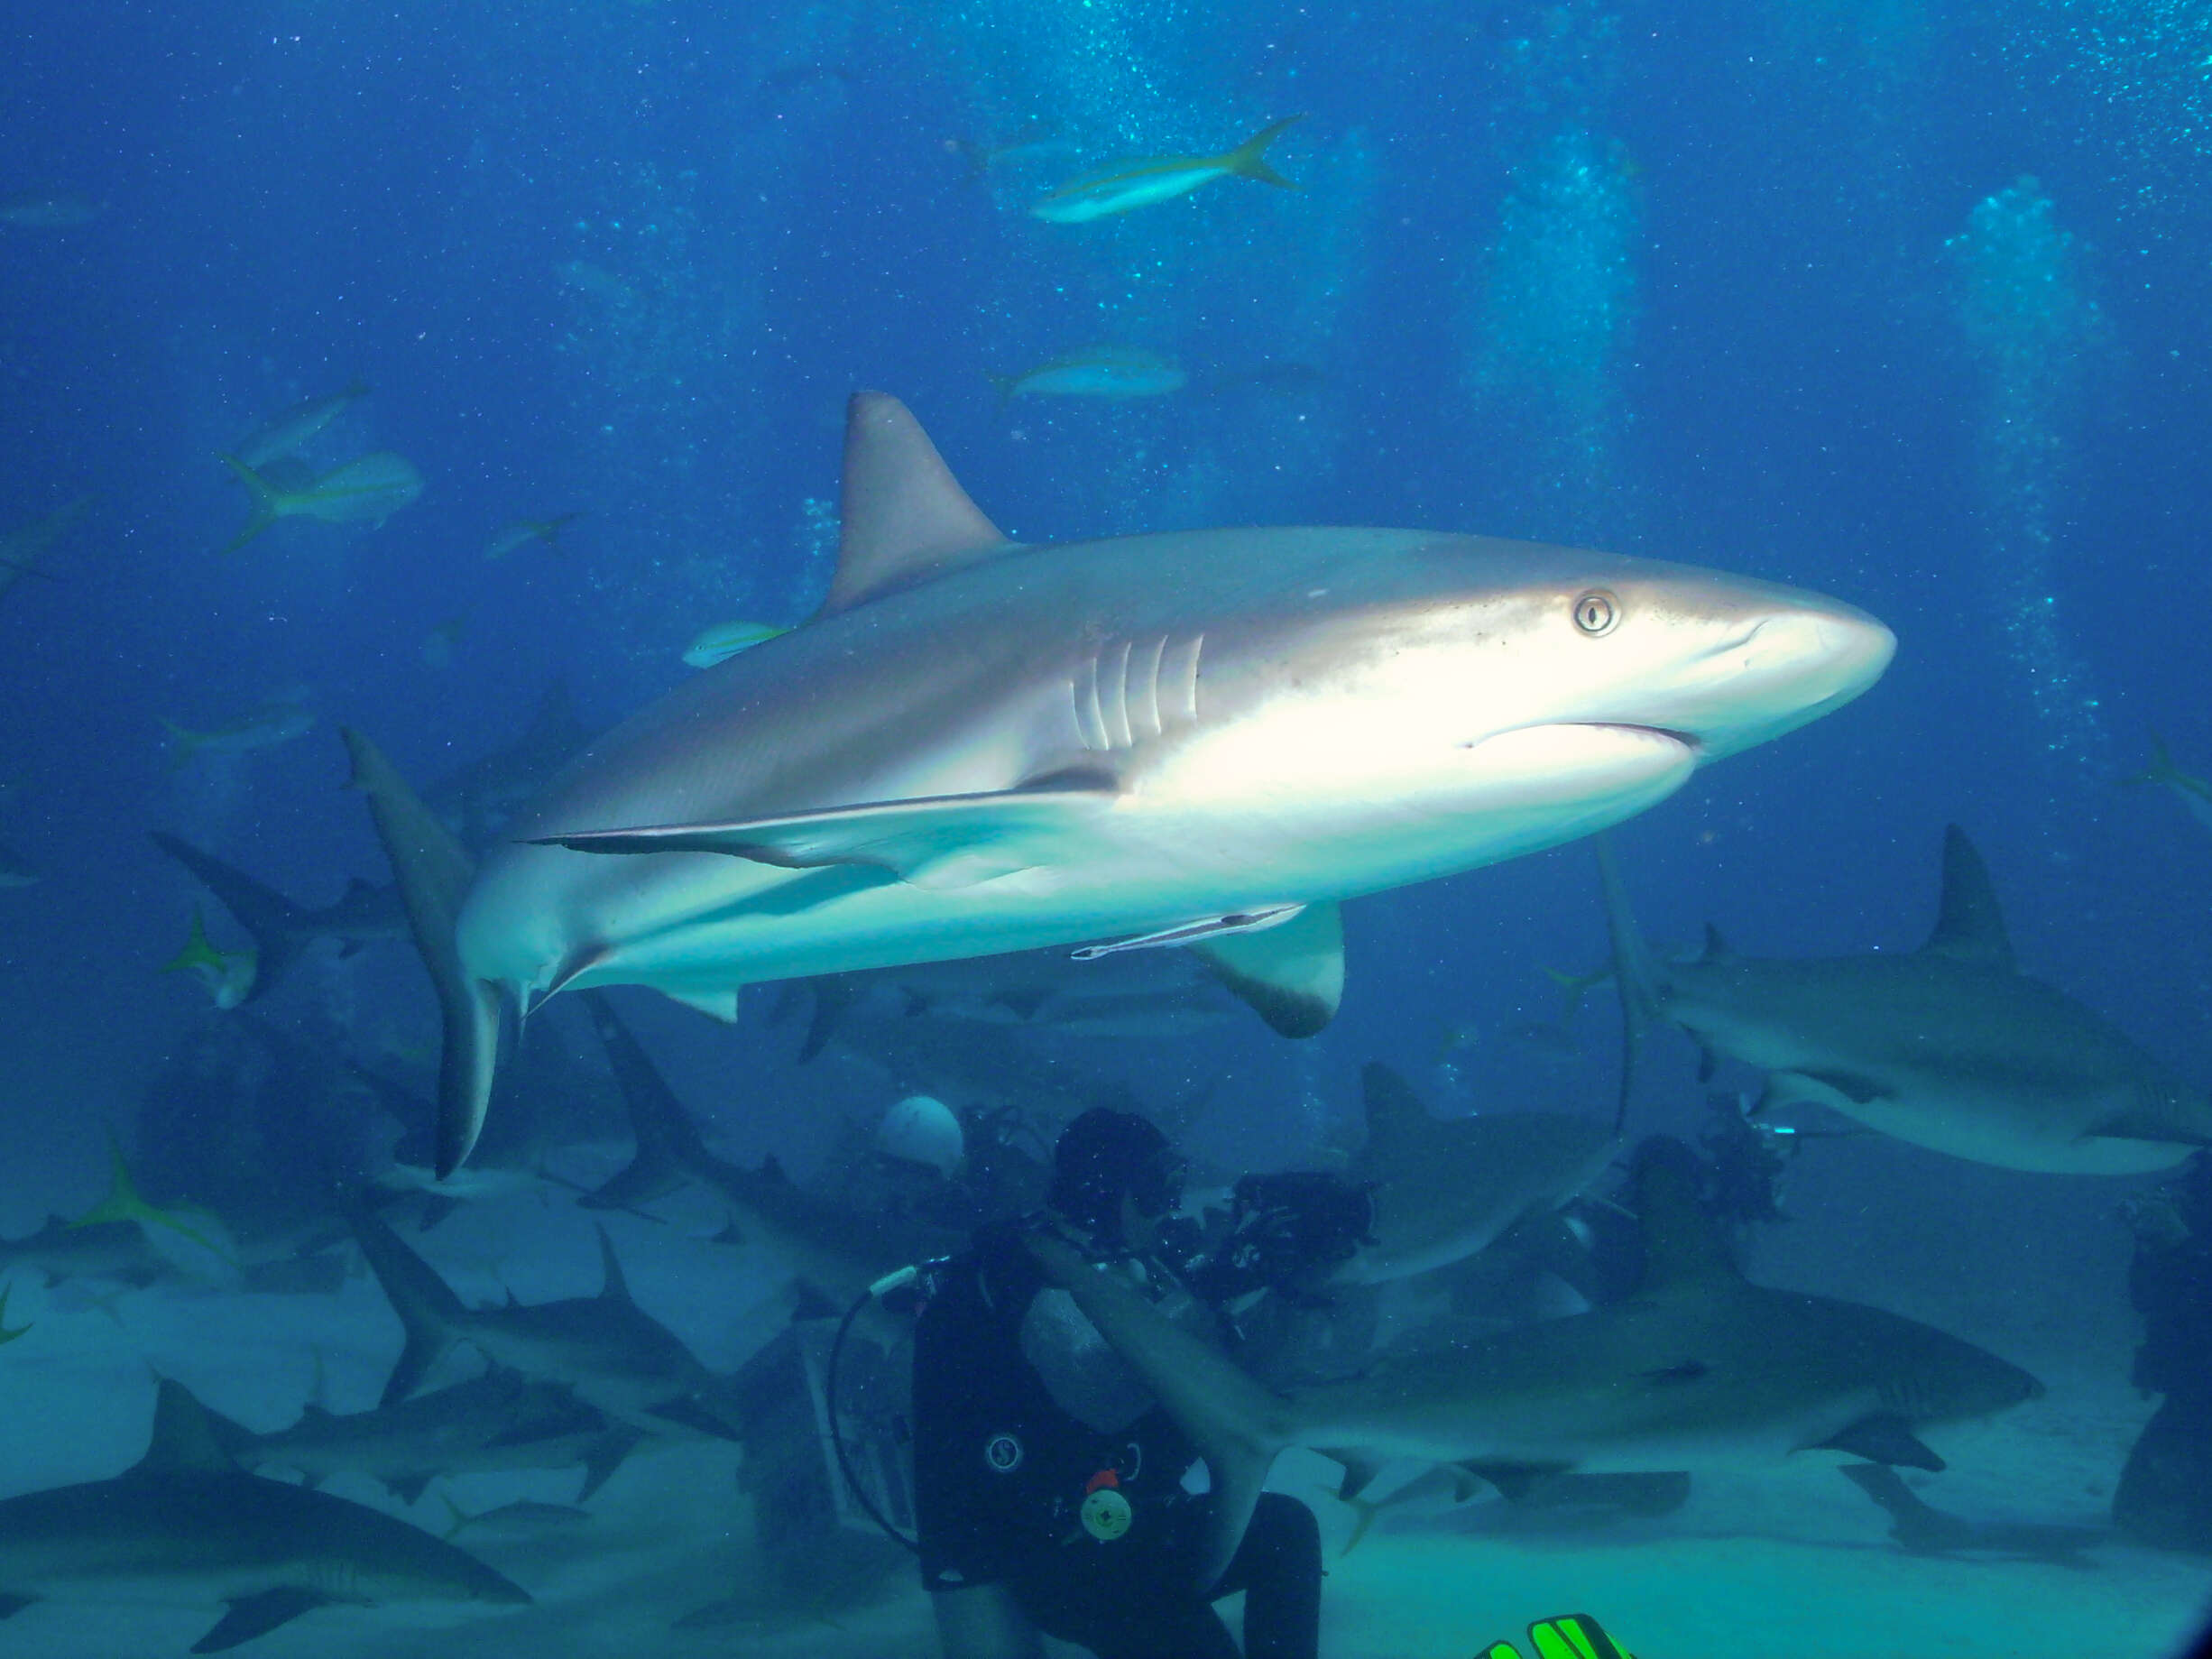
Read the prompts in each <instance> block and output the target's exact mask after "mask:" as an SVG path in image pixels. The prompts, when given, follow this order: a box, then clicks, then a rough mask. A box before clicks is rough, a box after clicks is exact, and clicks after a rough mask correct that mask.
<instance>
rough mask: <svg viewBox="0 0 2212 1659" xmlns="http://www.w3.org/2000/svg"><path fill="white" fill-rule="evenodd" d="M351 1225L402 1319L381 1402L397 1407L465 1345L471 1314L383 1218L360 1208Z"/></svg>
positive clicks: (361, 1205) (353, 1212) (386, 1294)
mask: <svg viewBox="0 0 2212 1659" xmlns="http://www.w3.org/2000/svg"><path fill="white" fill-rule="evenodd" d="M351 1220H352V1221H353V1227H354V1237H355V1239H356V1240H359V1242H360V1245H361V1254H362V1256H363V1257H364V1258H365V1259H366V1260H367V1262H368V1264H369V1271H370V1272H372V1273H373V1274H374V1275H376V1282H377V1283H378V1284H379V1285H381V1286H383V1289H384V1296H385V1299H386V1300H387V1301H389V1302H390V1303H391V1304H392V1312H393V1313H397V1314H398V1315H399V1316H400V1325H401V1329H402V1330H404V1331H405V1332H406V1333H407V1341H406V1343H405V1345H404V1346H402V1347H401V1350H400V1357H399V1359H398V1360H397V1361H395V1362H394V1363H393V1365H392V1375H391V1376H390V1377H389V1378H386V1379H385V1382H384V1394H383V1398H382V1401H381V1402H380V1403H381V1404H382V1405H385V1406H392V1405H396V1404H398V1403H399V1402H400V1401H401V1400H403V1399H406V1398H407V1397H408V1396H410V1395H411V1394H413V1393H414V1392H415V1391H416V1389H417V1388H419V1387H420V1386H421V1384H422V1379H423V1378H425V1377H427V1376H428V1375H429V1371H430V1368H431V1367H432V1366H434V1365H436V1364H437V1363H438V1360H439V1359H442V1358H443V1357H444V1356H445V1354H446V1352H447V1350H449V1349H451V1348H452V1347H453V1345H454V1344H455V1343H456V1341H459V1340H460V1332H461V1327H462V1325H463V1324H464V1323H465V1322H466V1320H467V1318H468V1311H467V1310H466V1309H465V1308H464V1307H463V1306H462V1305H461V1298H460V1297H458V1296H456V1295H454V1294H453V1287H452V1286H450V1285H448V1284H447V1283H446V1281H445V1280H444V1279H442V1278H440V1277H438V1270H437V1269H436V1268H435V1267H431V1266H430V1264H429V1262H427V1261H425V1260H423V1259H422V1258H421V1257H419V1256H418V1255H416V1254H415V1252H414V1251H412V1250H410V1249H408V1248H407V1245H406V1243H405V1241H404V1240H401V1237H400V1235H399V1234H398V1233H396V1232H394V1231H392V1229H391V1227H390V1226H389V1225H388V1224H387V1223H386V1222H385V1221H383V1219H382V1217H381V1216H378V1215H375V1214H373V1213H372V1212H370V1211H369V1209H368V1208H367V1206H365V1205H363V1204H360V1203H355V1206H354V1207H353V1211H352V1214H351Z"/></svg>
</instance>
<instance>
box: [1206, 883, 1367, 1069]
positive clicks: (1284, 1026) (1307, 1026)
mask: <svg viewBox="0 0 2212 1659" xmlns="http://www.w3.org/2000/svg"><path fill="white" fill-rule="evenodd" d="M1191 954H1192V955H1194V956H1195V957H1197V958H1198V959H1199V961H1201V962H1203V963H1205V964H1206V966H1208V967H1209V968H1212V970H1213V972H1215V973H1216V974H1217V975H1218V976H1219V977H1220V979H1221V983H1222V984H1224V985H1226V986H1228V987H1229V989H1230V990H1231V991H1235V992H1236V993H1237V995H1239V996H1240V997H1242V998H1243V999H1244V1000H1245V1001H1247V1002H1249V1003H1250V1004H1251V1006H1252V1009H1253V1011H1254V1012H1255V1013H1257V1014H1258V1016H1259V1017H1260V1018H1262V1019H1264V1020H1266V1021H1267V1024H1268V1025H1269V1026H1270V1027H1271V1028H1273V1029H1274V1030H1275V1031H1276V1033H1277V1035H1278V1036H1282V1037H1312V1036H1313V1034H1314V1033H1315V1032H1317V1031H1319V1030H1320V1029H1321V1028H1323V1026H1325V1025H1327V1024H1328V1023H1329V1022H1330V1021H1331V1020H1332V1019H1333V1018H1336V1010H1337V1004H1338V1003H1340V1002H1341V1001H1342V1000H1343V997H1344V917H1343V913H1342V912H1341V910H1340V909H1339V908H1337V906H1336V905H1335V904H1334V903H1333V902H1332V903H1326V904H1310V905H1305V906H1303V907H1301V908H1298V909H1295V910H1294V911H1293V912H1292V913H1291V914H1290V916H1289V917H1287V918H1286V920H1284V921H1283V922H1281V923H1280V924H1278V925H1277V926H1273V927H1269V928H1267V930H1266V931H1264V932H1261V931H1258V930H1254V931H1251V932H1246V933H1236V934H1221V935H1214V936H1212V937H1210V938H1206V939H1202V940H1200V941H1199V942H1198V943H1196V944H1195V945H1193V946H1192V947H1191Z"/></svg>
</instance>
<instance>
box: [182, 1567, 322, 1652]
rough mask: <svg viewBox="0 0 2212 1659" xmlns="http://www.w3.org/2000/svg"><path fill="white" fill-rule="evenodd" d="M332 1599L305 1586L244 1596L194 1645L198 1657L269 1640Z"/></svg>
mask: <svg viewBox="0 0 2212 1659" xmlns="http://www.w3.org/2000/svg"><path fill="white" fill-rule="evenodd" d="M329 1604H330V1598H329V1597H327V1596H326V1595H324V1594H323V1593H322V1591H320V1590H309V1588H308V1587H307V1586H306V1585H304V1584H284V1585H280V1586H278V1587H277V1588H276V1589H275V1590H263V1591H262V1592H261V1593H260V1594H259V1595H257V1596H241V1597H240V1598H239V1599H237V1600H235V1601H234V1602H232V1603H231V1604H230V1611H229V1612H227V1613H226V1614H224V1615H223V1617H222V1618H219V1619H217V1620H216V1624H215V1628H214V1629H212V1630H210V1631H208V1632H207V1635H206V1636H202V1637H200V1638H199V1640H198V1641H197V1642H195V1643H193V1644H192V1651H193V1652H194V1653H196V1654H219V1653H221V1652H222V1651H223V1650H224V1649H225V1648H226V1647H236V1646H237V1645H239V1644H240V1643H242V1642H251V1641H252V1640H253V1638H254V1637H255V1636H267V1635H268V1634H269V1633H270V1632H271V1631H272V1630H274V1629H275V1628H276V1627H278V1626H279V1625H288V1624H290V1623H291V1621H292V1620H293V1619H295V1618H299V1617H300V1614H302V1613H311V1612H313V1611H314V1610H315V1609H316V1608H319V1607H327V1606H328V1605H329Z"/></svg>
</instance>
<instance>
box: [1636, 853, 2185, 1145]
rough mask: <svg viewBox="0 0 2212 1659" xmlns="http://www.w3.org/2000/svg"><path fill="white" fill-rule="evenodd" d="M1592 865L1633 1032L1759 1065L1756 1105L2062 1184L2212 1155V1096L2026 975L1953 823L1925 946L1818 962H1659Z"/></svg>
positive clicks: (1711, 945)
mask: <svg viewBox="0 0 2212 1659" xmlns="http://www.w3.org/2000/svg"><path fill="white" fill-rule="evenodd" d="M1599 858H1600V868H1601V871H1602V872H1603V875H1604V880H1605V890H1606V911H1607V917H1608V923H1609V926H1610V929H1611V933H1612V937H1613V958H1614V965H1615V970H1616V978H1617V979H1618V982H1619V984H1620V986H1621V991H1622V995H1623V996H1624V998H1626V999H1627V1006H1628V1009H1629V1028H1630V1030H1631V1033H1632V1034H1633V1033H1634V1032H1636V1031H1638V1030H1640V1029H1642V1028H1644V1027H1645V1026H1647V1025H1649V1024H1650V1023H1651V1022H1653V1021H1654V1020H1666V1021H1669V1022H1671V1023H1672V1024H1674V1025H1677V1026H1679V1027H1681V1028H1682V1029H1683V1030H1684V1031H1686V1032H1688V1033H1689V1035H1690V1036H1691V1038H1693V1039H1694V1040H1695V1041H1696V1042H1697V1043H1698V1044H1699V1045H1700V1046H1701V1047H1702V1048H1703V1049H1704V1050H1705V1052H1706V1054H1707V1055H1708V1056H1709V1062H1708V1070H1710V1056H1713V1055H1726V1056H1728V1058H1730V1059H1734V1060H1740V1061H1742V1062H1743V1063H1744V1064H1746V1065H1754V1066H1756V1067H1758V1068H1759V1069H1760V1070H1762V1071H1764V1072H1765V1073H1766V1074H1767V1082H1766V1091H1765V1098H1764V1100H1763V1101H1762V1102H1761V1104H1762V1106H1773V1105H1783V1106H1794V1105H1800V1104H1806V1103H1811V1104H1815V1105H1820V1106H1827V1107H1831V1108H1833V1109H1834V1110H1836V1111H1840V1112H1842V1113H1844V1114H1845V1115H1846V1116H1848V1117H1851V1118H1855V1119H1857V1120H1858V1121H1859V1122H1861V1123H1864V1124H1866V1126H1867V1127H1868V1128H1869V1129H1878V1130H1880V1131H1881V1132H1882V1133H1883V1134H1885V1135H1893V1136H1894V1137H1896V1138H1898V1139H1900V1140H1909V1141H1911V1142H1912V1143H1913V1144H1914V1145H1916V1146H1922V1147H1930V1148H1931V1149H1933V1150H1935V1151H1938V1152H1948V1153H1949V1154H1951V1155H1952V1156H1953V1157H1963V1158H1971V1159H1973V1160H1974V1161H1975V1162H1977V1163H1982V1164H1995V1165H1997V1166H2001V1167H2003V1168H2006V1169H2027V1170H2045V1171H2050V1172H2052V1173H2056V1174H2063V1175H2138V1174H2142V1173H2143V1172H2145V1171H2149V1170H2154V1169H2171V1168H2172V1167H2173V1166H2175V1165H2177V1164H2180V1163H2181V1162H2182V1161H2183V1160H2184V1159H2186V1158H2187V1157H2189V1155H2190V1154H2191V1153H2193V1152H2194V1151H2196V1150H2197V1149H2198V1147H2203V1146H2206V1145H2207V1144H2212V1100H2207V1097H2206V1096H2205V1095H2203V1094H2201V1093H2199V1092H2196V1091H2193V1090H2191V1089H2190V1088H2189V1086H2188V1085H2187V1084H2185V1083H2182V1082H2181V1080H2180V1078H2178V1077H2176V1076H2174V1075H2173V1074H2171V1072H2169V1071H2167V1070H2166V1069H2165V1068H2164V1067H2163V1066H2161V1065H2160V1064H2159V1063H2158V1062H2157V1061H2156V1060H2153V1059H2152V1057H2151V1056H2150V1055H2147V1054H2145V1053H2144V1052H2143V1050H2142V1049H2140V1048H2138V1047H2137V1046H2135V1045H2134V1042H2132V1041H2131V1040H2130V1039H2129V1038H2128V1037H2126V1036H2124V1034H2123V1033H2121V1032H2120V1031H2118V1030H2117V1029H2115V1028H2114V1027H2113V1026H2111V1025H2109V1024H2108V1023H2106V1021H2105V1020H2104V1019H2102V1018H2099V1017H2098V1016H2097V1015H2096V1014H2094V1013H2092V1012H2090V1010H2089V1009H2086V1008H2084V1007H2083V1006H2082V1005H2081V1004H2080V1003H2078V1002H2077V1001H2075V1000H2073V999H2072V998H2071V997H2069V996H2068V995H2066V993H2065V992H2063V991H2059V990H2057V989H2055V988H2054V987H2052V986H2050V985H2046V984H2044V983H2043V982H2041V980H2036V979H2031V978H2029V977H2028V976H2027V975H2026V974H2024V973H2023V972H2020V970H2019V968H2018V966H2017V965H2016V964H2015V963H2014V959H2013V947H2012V943H2011V940H2010V938H2009V937H2008V935H2006V932H2005V916H2004V912H2003V911H2002V910H2001V909H2000V908H1998V904H1997V897H1996V891H1995V889H1994V888H1993V887H1992V886H1991V885H1990V881H1989V871H1988V869H1987V867H1986V866H1985V865H1984V864H1983V862H1982V857H1981V854H1980V853H1977V852H1976V851H1975V849H1974V843H1972V842H1970V841H1968V839H1967V837H1966V834H1965V833H1964V832H1963V831H1961V830H1960V829H1959V827H1958V825H1951V826H1950V827H1949V829H1948V830H1946V831H1945V832H1944V837H1943V895H1942V901H1941V905H1940V911H1939V914H1938V917H1937V921H1936V926H1935V931H1934V932H1933V933H1932V934H1931V935H1929V938H1928V941H1927V943H1926V944H1924V945H1922V946H1921V948H1920V949H1919V950H1917V951H1877V952H1870V953H1868V954H1865V955H1858V956H1836V957H1827V958H1822V959H1820V960H1816V961H1811V962H1776V961H1766V960H1761V959H1758V958H1755V957H1749V956H1738V955H1737V954H1735V953H1734V952H1732V951H1730V950H1729V949H1728V947H1727V945H1724V944H1723V943H1722V942H1721V940H1720V937H1719V935H1718V934H1717V933H1712V932H1710V931H1709V932H1708V934H1707V935H1706V947H1705V951H1704V954H1703V955H1702V956H1701V957H1700V958H1699V959H1697V960H1696V961H1693V962H1680V961H1677V962H1659V961H1655V960H1654V959H1653V957H1652V954H1651V953H1650V952H1649V951H1648V950H1646V949H1645V946H1644V943H1643V939H1642V937H1641V935H1638V934H1637V932H1636V920H1635V917H1633V916H1631V915H1630V914H1629V911H1628V900H1627V893H1626V891H1625V889H1623V887H1622V885H1621V881H1620V877H1619V873H1618V871H1617V870H1616V869H1615V868H1614V865H1613V862H1612V859H1611V855H1610V853H1608V852H1605V851H1604V850H1602V849H1601V850H1600V854H1599ZM1631 1040H1632V1046H1633V1036H1632V1039H1631ZM1629 1069H1630V1070H1633V1068H1632V1067H1631V1068H1629Z"/></svg>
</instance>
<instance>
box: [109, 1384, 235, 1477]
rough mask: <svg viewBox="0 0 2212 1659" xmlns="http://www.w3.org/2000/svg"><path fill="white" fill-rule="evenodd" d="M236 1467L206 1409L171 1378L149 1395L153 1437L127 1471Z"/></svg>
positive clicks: (152, 1472)
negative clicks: (217, 1436)
mask: <svg viewBox="0 0 2212 1659" xmlns="http://www.w3.org/2000/svg"><path fill="white" fill-rule="evenodd" d="M237 1468H238V1465H237V1464H236V1462H235V1461H233V1460H232V1458H231V1457H230V1454H229V1453H227V1452H225V1451H224V1450H223V1445H222V1442H220V1441H218V1440H217V1438H216V1433H215V1424H213V1423H212V1422H210V1421H209V1420H208V1416H207V1407H206V1406H202V1405H201V1404H200V1403H199V1402H198V1400H196V1399H194V1398H193V1397H192V1391H191V1390H190V1389H189V1388H187V1387H185V1386H184V1385H183V1384H182V1383H180V1382H179V1381H178V1380H177V1379H176V1378H173V1377H164V1378H161V1389H160V1392H158V1393H157V1394H156V1395H155V1396H153V1436H152V1440H150V1441H149V1442H147V1446H146V1455H145V1456H144V1457H143V1458H141V1459H139V1460H138V1465H137V1467H136V1468H135V1469H134V1470H132V1471H131V1472H132V1473H133V1474H140V1475H177V1474H188V1473H189V1474H201V1475H210V1474H231V1473H235V1471H236V1470H237Z"/></svg>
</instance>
